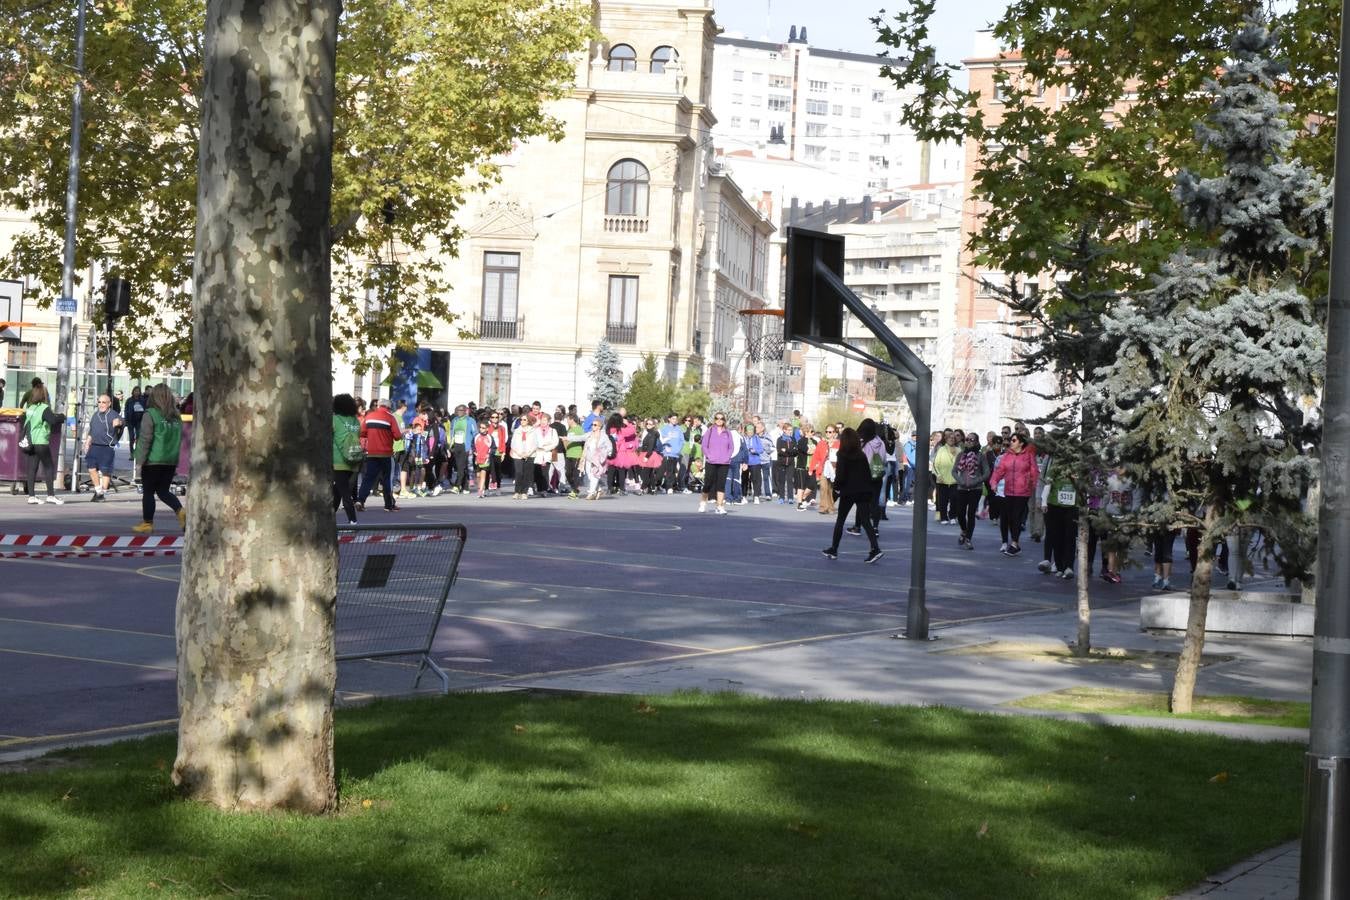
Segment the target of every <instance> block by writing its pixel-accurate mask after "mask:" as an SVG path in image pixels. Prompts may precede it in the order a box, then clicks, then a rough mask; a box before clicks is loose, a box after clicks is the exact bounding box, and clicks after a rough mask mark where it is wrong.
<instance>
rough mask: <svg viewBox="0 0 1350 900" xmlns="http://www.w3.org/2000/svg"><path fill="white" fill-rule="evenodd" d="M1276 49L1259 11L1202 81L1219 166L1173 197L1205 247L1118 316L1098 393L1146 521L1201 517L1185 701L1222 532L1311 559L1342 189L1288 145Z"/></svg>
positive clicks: (1179, 698)
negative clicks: (1333, 248)
mask: <svg viewBox="0 0 1350 900" xmlns="http://www.w3.org/2000/svg"><path fill="white" fill-rule="evenodd" d="M1274 49H1275V38H1274V36H1273V35H1272V34H1271V33H1270V31H1268V30H1267V29H1266V28H1265V27H1264V25H1263V24H1261V23H1260V22H1249V23H1248V24H1247V25H1246V26H1245V27H1243V28H1242V30H1241V31H1240V33H1239V34H1238V35H1237V37H1236V39H1235V40H1234V42H1233V50H1232V59H1231V62H1230V64H1229V66H1228V67H1227V68H1226V70H1225V71H1224V73H1223V75H1222V76H1221V78H1219V79H1218V80H1217V81H1213V80H1211V81H1210V82H1209V83H1208V84H1207V89H1208V90H1209V91H1210V92H1211V93H1212V94H1213V95H1214V97H1215V102H1214V105H1213V107H1212V109H1211V111H1210V114H1209V116H1208V117H1207V119H1206V121H1205V122H1204V123H1203V124H1201V125H1199V126H1198V127H1197V129H1196V133H1197V137H1198V139H1199V141H1200V142H1201V144H1202V146H1203V147H1205V148H1207V149H1208V150H1210V151H1212V152H1213V153H1215V154H1216V155H1217V157H1218V159H1219V162H1220V165H1221V172H1220V174H1218V175H1217V176H1215V177H1211V178H1201V177H1198V176H1197V175H1196V174H1194V173H1193V172H1190V171H1186V170H1183V171H1182V172H1181V173H1180V174H1179V175H1178V176H1177V179H1176V197H1177V200H1178V202H1179V204H1180V205H1181V207H1182V209H1183V210H1184V212H1185V215H1186V220H1187V223H1188V225H1189V226H1190V228H1191V229H1192V231H1193V233H1194V234H1195V235H1196V237H1197V238H1198V239H1199V240H1197V241H1195V242H1194V243H1193V244H1192V246H1195V245H1196V244H1199V243H1200V241H1201V240H1203V241H1205V242H1206V243H1207V244H1208V247H1209V248H1210V249H1189V250H1184V251H1181V252H1179V253H1177V254H1175V255H1174V256H1173V257H1172V258H1171V259H1170V260H1169V261H1168V263H1167V264H1166V265H1165V266H1164V267H1163V270H1162V272H1161V274H1160V275H1159V276H1158V277H1157V278H1156V279H1155V286H1154V287H1153V288H1152V289H1151V290H1148V291H1146V292H1143V293H1141V294H1140V296H1139V297H1138V298H1137V301H1136V302H1135V303H1133V304H1130V305H1127V306H1126V307H1124V308H1122V309H1119V310H1117V311H1116V312H1115V313H1114V314H1112V315H1110V316H1108V317H1107V324H1106V330H1105V337H1106V341H1107V342H1108V344H1109V345H1111V346H1112V347H1113V348H1114V357H1115V358H1114V361H1113V362H1112V363H1111V364H1109V365H1107V366H1104V367H1103V368H1101V369H1100V370H1099V371H1098V374H1099V376H1100V381H1099V382H1098V383H1097V384H1096V385H1095V386H1093V389H1092V390H1091V391H1090V395H1089V396H1090V402H1091V404H1092V405H1093V407H1094V408H1095V410H1096V411H1097V412H1098V413H1099V414H1101V415H1103V416H1106V417H1108V418H1109V419H1110V420H1111V422H1112V424H1113V425H1114V428H1115V436H1114V439H1113V441H1112V446H1111V448H1110V449H1111V451H1113V453H1114V455H1115V456H1117V457H1118V458H1119V459H1120V461H1121V462H1122V463H1123V464H1124V465H1125V467H1126V469H1127V470H1128V471H1129V472H1130V473H1131V475H1132V476H1133V477H1134V478H1135V479H1136V480H1137V482H1138V483H1140V484H1142V485H1144V486H1145V487H1146V488H1147V489H1148V493H1149V500H1148V502H1146V504H1145V505H1144V507H1143V509H1142V510H1141V511H1140V515H1139V520H1138V524H1139V526H1140V527H1142V528H1144V529H1150V528H1160V527H1161V528H1184V527H1197V528H1200V529H1202V537H1201V543H1200V556H1199V561H1198V564H1197V565H1196V568H1195V572H1194V574H1193V577H1192V581H1191V601H1190V614H1189V617H1188V622H1187V629H1186V640H1185V644H1184V647H1183V650H1182V656H1181V660H1180V662H1179V663H1178V666H1177V677H1176V681H1175V684H1174V687H1173V692H1172V710H1173V712H1179V713H1180V712H1188V711H1189V710H1190V707H1191V697H1192V693H1193V691H1194V686H1195V674H1196V670H1197V669H1198V666H1199V661H1200V654H1201V651H1202V649H1203V646H1204V634H1205V617H1206V613H1207V609H1208V603H1209V597H1210V582H1211V578H1212V569H1213V556H1214V553H1213V548H1214V544H1215V541H1216V540H1218V539H1221V538H1222V537H1224V536H1225V535H1227V534H1228V533H1229V532H1231V531H1232V530H1233V529H1234V528H1237V527H1256V528H1260V529H1261V530H1262V531H1264V532H1265V534H1266V535H1267V538H1268V544H1269V545H1271V546H1276V547H1278V552H1277V553H1276V554H1275V557H1274V558H1275V561H1276V562H1277V563H1278V565H1279V566H1280V569H1281V571H1282V572H1283V574H1284V575H1285V576H1286V577H1287V578H1294V577H1297V578H1308V577H1310V574H1311V570H1312V568H1313V565H1314V562H1315V541H1316V521H1315V516H1316V511H1315V510H1312V509H1305V508H1304V505H1303V500H1304V498H1305V497H1306V496H1307V493H1308V491H1309V489H1310V488H1311V487H1312V486H1313V484H1314V482H1315V479H1316V475H1317V461H1316V459H1315V456H1314V454H1315V452H1316V449H1317V443H1318V437H1319V433H1318V429H1317V427H1316V425H1315V424H1310V423H1309V422H1308V421H1307V420H1306V417H1305V415H1304V413H1303V411H1302V410H1301V409H1300V408H1299V402H1300V401H1301V400H1303V399H1304V398H1308V397H1312V396H1315V395H1317V394H1318V392H1319V389H1320V385H1321V382H1322V378H1323V374H1324V366H1325V350H1326V348H1325V330H1324V324H1323V316H1324V312H1325V310H1324V307H1320V306H1319V305H1318V304H1317V303H1315V302H1314V301H1313V300H1312V299H1310V296H1309V295H1310V294H1313V295H1317V296H1320V295H1321V292H1322V291H1323V290H1324V289H1325V286H1324V284H1322V282H1321V278H1322V273H1324V272H1325V266H1326V255H1327V252H1328V243H1327V233H1328V226H1329V224H1330V220H1329V209H1330V200H1331V192H1330V189H1329V188H1328V186H1327V184H1326V183H1325V181H1324V180H1323V179H1321V178H1320V177H1319V176H1318V175H1316V174H1314V173H1313V172H1312V171H1311V170H1310V169H1309V168H1308V167H1306V166H1305V165H1304V164H1303V163H1302V162H1301V161H1299V160H1298V159H1291V158H1288V150H1289V148H1290V146H1291V144H1292V141H1293V132H1292V131H1291V129H1290V127H1289V124H1288V115H1289V107H1288V106H1287V105H1285V104H1282V103H1281V102H1280V100H1279V97H1278V96H1277V93H1276V91H1277V86H1278V85H1279V83H1280V78H1281V76H1282V74H1283V72H1284V67H1283V66H1282V65H1281V64H1279V63H1277V62H1276V61H1275V60H1274V59H1273V58H1272V55H1273V53H1274ZM1239 563H1240V561H1238V560H1234V561H1232V563H1231V564H1232V565H1235V566H1236V565H1238V564H1239Z"/></svg>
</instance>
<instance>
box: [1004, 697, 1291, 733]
mask: <svg viewBox="0 0 1350 900" xmlns="http://www.w3.org/2000/svg"><path fill="white" fill-rule="evenodd" d="M1168 699H1169V698H1168V695H1167V694H1164V693H1159V692H1155V691H1118V690H1113V689H1111V688H1067V689H1065V690H1062V691H1052V692H1051V693H1048V694H1037V695H1036V696H1034V697H1023V698H1022V699H1020V700H1014V701H1013V702H1012V703H1009V704H1008V705H1009V706H1020V707H1025V708H1028V709H1052V710H1066V711H1069V712H1089V713H1110V714H1112V715H1118V716H1165V717H1171V716H1173V714H1172V713H1170V712H1168V711H1167V705H1168ZM1175 718H1178V719H1206V720H1209V721H1211V722H1243V723H1245V724H1249V725H1280V726H1283V727H1285V728H1307V727H1308V725H1309V723H1310V722H1311V720H1312V705H1311V704H1308V703H1299V702H1297V701H1293V700H1263V699H1261V698H1260V697H1223V696H1215V697H1202V696H1200V695H1198V694H1197V695H1196V697H1195V701H1194V704H1193V711H1192V712H1189V713H1181V714H1177V715H1176V716H1175Z"/></svg>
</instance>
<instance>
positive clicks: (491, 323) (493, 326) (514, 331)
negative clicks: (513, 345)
mask: <svg viewBox="0 0 1350 900" xmlns="http://www.w3.org/2000/svg"><path fill="white" fill-rule="evenodd" d="M473 330H474V331H476V332H477V333H478V337H479V338H480V339H482V340H485V341H519V340H522V339H523V337H524V335H525V319H524V317H522V316H517V317H516V318H514V319H485V318H483V317H482V316H474V317H473Z"/></svg>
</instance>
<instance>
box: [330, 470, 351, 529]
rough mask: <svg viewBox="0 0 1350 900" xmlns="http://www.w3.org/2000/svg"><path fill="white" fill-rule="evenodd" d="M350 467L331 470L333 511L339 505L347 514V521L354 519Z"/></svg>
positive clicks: (335, 510)
mask: <svg viewBox="0 0 1350 900" xmlns="http://www.w3.org/2000/svg"><path fill="white" fill-rule="evenodd" d="M355 474H356V473H355V472H353V471H351V470H350V469H334V470H333V511H334V512H337V508H338V507H339V506H341V507H342V511H343V512H345V513H346V514H347V521H348V522H355V521H356V501H355V500H353V499H352V476H353V475H355Z"/></svg>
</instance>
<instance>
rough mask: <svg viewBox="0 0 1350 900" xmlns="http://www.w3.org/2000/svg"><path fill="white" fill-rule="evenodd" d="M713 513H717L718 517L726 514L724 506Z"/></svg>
mask: <svg viewBox="0 0 1350 900" xmlns="http://www.w3.org/2000/svg"><path fill="white" fill-rule="evenodd" d="M713 512H715V513H717V514H718V515H719V516H725V515H726V514H727V508H726V507H725V506H719V507H717V509H715V510H713Z"/></svg>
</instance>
